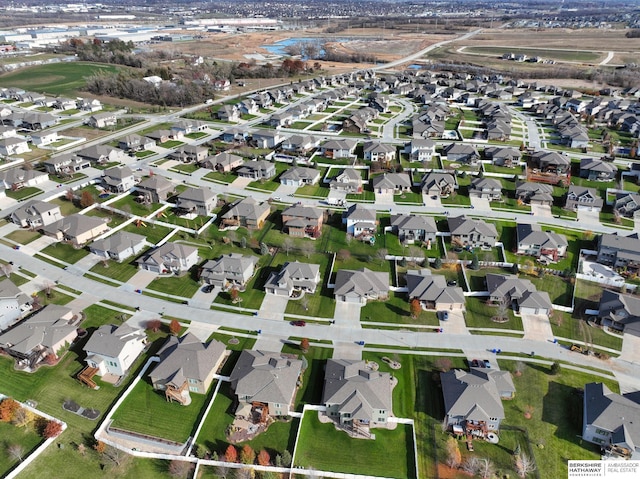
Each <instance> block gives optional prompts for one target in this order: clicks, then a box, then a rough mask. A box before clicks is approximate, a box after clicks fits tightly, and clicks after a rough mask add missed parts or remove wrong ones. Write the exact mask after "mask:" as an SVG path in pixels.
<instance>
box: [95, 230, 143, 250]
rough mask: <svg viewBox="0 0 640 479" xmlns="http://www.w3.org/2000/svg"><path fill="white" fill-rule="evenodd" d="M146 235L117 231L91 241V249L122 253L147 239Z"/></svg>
mask: <svg viewBox="0 0 640 479" xmlns="http://www.w3.org/2000/svg"><path fill="white" fill-rule="evenodd" d="M146 240H147V238H146V236H142V235H137V234H135V233H129V232H127V231H117V232H116V233H114V234H112V235H111V236H107V237H106V238H103V239H98V240H95V241H94V242H93V243H91V246H90V249H92V250H97V251H109V252H112V253H122V252H123V251H126V250H127V249H129V248H132V247H133V245H137V244H140V243H142V242H144V241H146Z"/></svg>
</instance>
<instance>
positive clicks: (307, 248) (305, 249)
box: [300, 241, 316, 258]
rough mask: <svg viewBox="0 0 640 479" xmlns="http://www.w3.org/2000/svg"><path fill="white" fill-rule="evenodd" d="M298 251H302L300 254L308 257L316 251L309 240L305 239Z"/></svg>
mask: <svg viewBox="0 0 640 479" xmlns="http://www.w3.org/2000/svg"><path fill="white" fill-rule="evenodd" d="M300 251H302V254H304V256H305V257H306V258H310V257H311V255H312V254H313V253H315V252H316V248H315V246H314V245H313V243H311V242H310V241H305V242H304V243H302V246H301V247H300Z"/></svg>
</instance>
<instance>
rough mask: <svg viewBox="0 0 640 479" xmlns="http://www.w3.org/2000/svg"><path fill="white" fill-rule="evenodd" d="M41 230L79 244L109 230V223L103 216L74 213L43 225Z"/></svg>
mask: <svg viewBox="0 0 640 479" xmlns="http://www.w3.org/2000/svg"><path fill="white" fill-rule="evenodd" d="M42 230H43V232H44V234H46V235H47V236H51V237H53V238H55V239H57V240H58V241H67V242H69V243H71V244H73V245H76V246H81V245H84V244H87V243H88V242H89V241H91V240H93V239H95V238H97V237H98V236H100V235H102V234H104V233H106V232H107V231H109V225H107V223H105V221H104V219H103V218H98V217H94V216H85V215H81V214H79V213H76V214H73V215H69V216H65V217H64V218H62V219H60V220H58V221H56V222H55V223H50V224H48V225H44V226H43V228H42Z"/></svg>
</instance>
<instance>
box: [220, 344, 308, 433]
mask: <svg viewBox="0 0 640 479" xmlns="http://www.w3.org/2000/svg"><path fill="white" fill-rule="evenodd" d="M300 374H302V361H301V360H299V359H298V358H297V357H295V356H292V355H289V354H284V353H276V352H269V351H251V350H247V349H245V350H244V351H242V353H240V357H239V358H238V362H237V363H236V366H235V367H234V368H233V371H232V372H231V376H230V380H231V389H232V390H233V392H234V394H235V395H236V399H237V404H238V407H237V409H236V412H235V415H236V417H240V418H245V419H247V420H249V421H250V422H253V423H264V422H266V421H267V420H268V419H269V418H270V417H276V416H287V415H288V414H289V411H290V410H292V409H293V401H294V399H295V396H296V392H297V390H298V380H299V378H300Z"/></svg>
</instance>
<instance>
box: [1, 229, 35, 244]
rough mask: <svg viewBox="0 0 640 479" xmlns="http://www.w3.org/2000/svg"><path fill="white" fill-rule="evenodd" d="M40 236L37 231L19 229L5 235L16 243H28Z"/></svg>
mask: <svg viewBox="0 0 640 479" xmlns="http://www.w3.org/2000/svg"><path fill="white" fill-rule="evenodd" d="M40 236H41V235H40V233H38V232H37V231H31V230H25V229H20V230H15V231H12V232H11V233H9V234H8V235H7V236H6V238H7V239H10V240H11V241H15V242H16V243H20V244H29V243H31V242H32V241H34V240H37V239H38V238H40Z"/></svg>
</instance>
